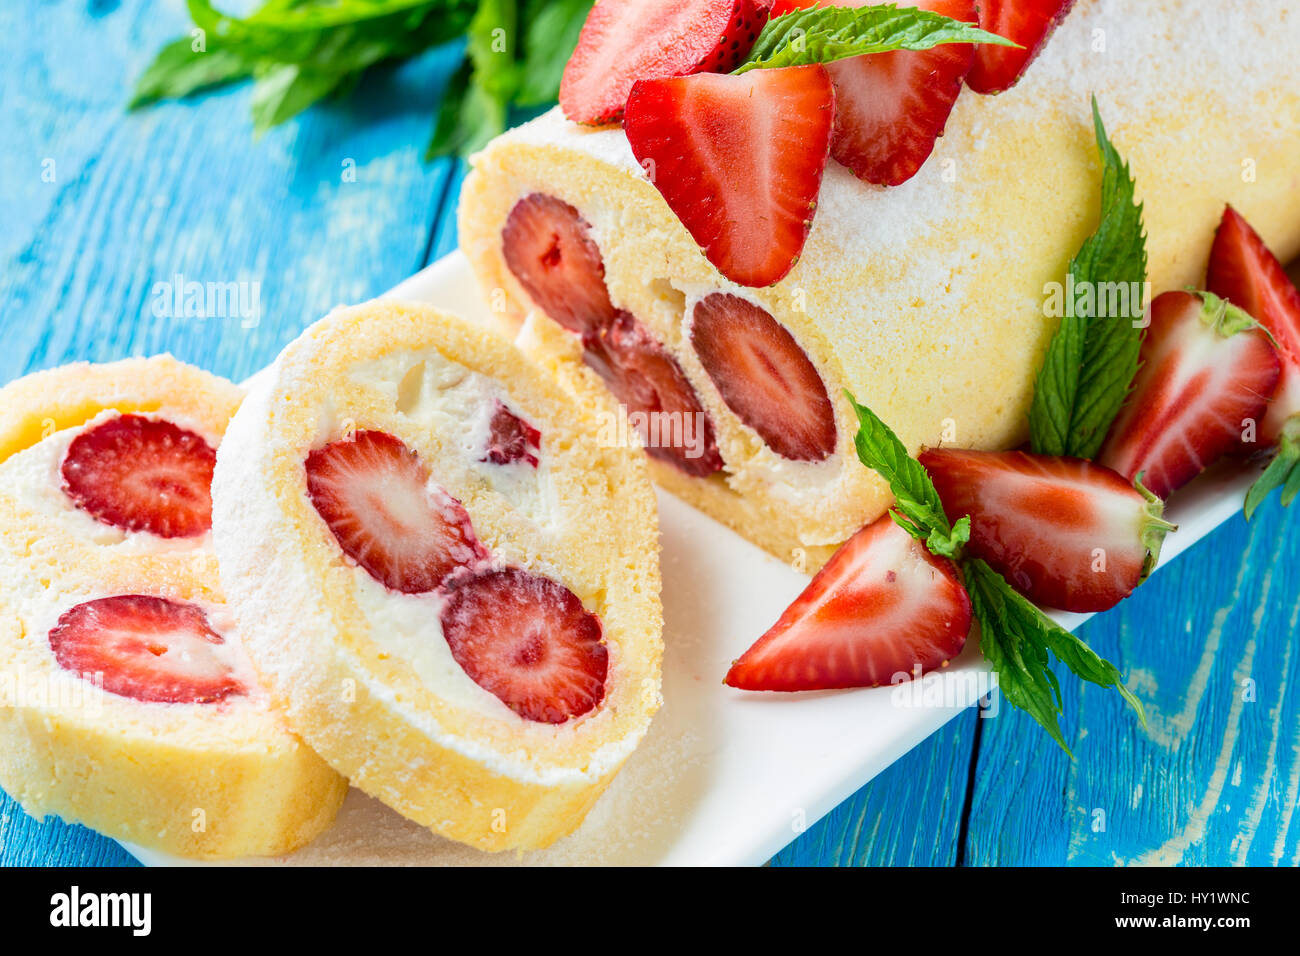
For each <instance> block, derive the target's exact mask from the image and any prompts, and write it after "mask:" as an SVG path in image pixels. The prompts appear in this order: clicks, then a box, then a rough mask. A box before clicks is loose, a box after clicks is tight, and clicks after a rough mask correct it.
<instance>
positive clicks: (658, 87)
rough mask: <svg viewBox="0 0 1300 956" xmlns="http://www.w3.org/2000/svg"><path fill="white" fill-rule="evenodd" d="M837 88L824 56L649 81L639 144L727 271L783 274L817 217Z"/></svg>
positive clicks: (632, 109) (706, 249)
mask: <svg viewBox="0 0 1300 956" xmlns="http://www.w3.org/2000/svg"><path fill="white" fill-rule="evenodd" d="M834 105H835V95H834V91H833V90H832V88H831V82H830V77H829V76H828V75H827V73H826V69H825V68H824V67H822V66H820V65H813V66H797V67H789V68H786V69H775V70H750V71H749V72H747V73H744V74H742V75H740V76H720V75H716V74H704V73H702V74H697V75H695V76H688V77H679V78H675V79H665V80H641V81H639V82H638V83H637V84H636V86H634V87H633V88H632V94H631V96H629V97H628V102H627V114H626V116H625V117H624V130H625V131H626V133H627V138H628V142H629V143H630V144H631V146H632V152H633V154H634V155H635V156H636V158H637V161H638V162H639V163H641V165H642V167H643V168H644V169H645V170H646V173H647V175H648V176H649V177H650V180H651V182H652V183H653V184H654V186H655V188H656V189H658V190H659V192H660V194H661V195H662V196H663V197H664V201H665V202H667V203H668V206H669V208H671V209H672V211H673V212H674V213H675V214H676V215H677V218H678V219H679V220H681V222H682V225H684V226H685V227H686V230H687V231H688V232H689V233H690V234H691V237H692V238H693V239H694V240H695V242H696V244H697V245H699V247H700V249H701V250H702V251H703V253H704V255H705V257H706V258H707V259H708V260H709V262H711V263H712V264H713V265H714V267H715V268H717V270H718V271H719V272H720V273H722V275H724V276H726V277H727V278H728V279H730V280H732V281H733V282H736V283H738V284H740V285H745V286H750V287H759V286H768V285H772V284H773V283H775V282H779V281H780V280H781V279H783V278H784V277H785V276H786V275H787V274H788V273H789V272H790V270H791V269H792V268H793V267H794V264H795V262H796V261H798V259H799V256H800V254H801V253H802V251H803V247H804V242H805V241H806V240H807V238H808V230H809V228H810V227H811V225H812V219H813V211H814V209H815V207H816V204H817V195H818V193H819V191H820V189H821V181H822V173H823V172H824V171H825V168H826V159H827V156H828V153H829V149H830V136H831V124H832V121H833V119H834V113H835V109H834Z"/></svg>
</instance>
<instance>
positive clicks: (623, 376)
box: [582, 312, 722, 478]
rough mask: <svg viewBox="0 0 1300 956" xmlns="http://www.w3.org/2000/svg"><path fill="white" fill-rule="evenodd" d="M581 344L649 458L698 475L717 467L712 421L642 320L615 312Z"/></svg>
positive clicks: (679, 367)
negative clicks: (609, 319)
mask: <svg viewBox="0 0 1300 956" xmlns="http://www.w3.org/2000/svg"><path fill="white" fill-rule="evenodd" d="M582 344H583V347H584V348H585V350H586V351H585V352H584V355H583V357H584V359H585V361H586V363H587V364H588V365H590V366H591V367H592V368H593V369H594V370H595V371H596V373H597V374H598V375H600V377H601V378H603V379H604V380H605V384H606V386H608V388H609V390H610V391H611V392H612V393H613V394H614V397H615V398H617V399H618V400H619V401H620V402H622V403H623V405H624V406H626V410H627V414H628V419H629V421H631V422H632V424H633V425H634V426H635V427H637V428H638V429H639V430H640V432H641V435H642V438H643V439H644V440H645V442H646V451H647V452H648V453H649V454H650V455H651V456H652V457H654V458H658V459H660V460H661V461H666V462H668V463H670V464H672V465H675V466H677V468H679V469H681V470H682V471H683V472H685V473H686V474H688V475H692V476H694V477H697V478H704V477H707V476H709V475H711V474H713V473H714V472H716V471H718V470H719V469H720V468H721V467H722V456H721V455H720V454H719V453H718V444H717V439H716V438H715V436H714V432H713V421H712V420H711V419H710V418H709V415H708V413H707V412H706V411H705V410H704V406H702V405H701V404H700V399H699V396H698V395H696V394H695V389H694V388H693V387H691V383H690V381H688V380H687V378H686V376H685V374H683V372H682V368H681V366H680V365H678V364H677V360H676V359H675V358H673V356H672V355H671V354H670V353H669V351H668V350H667V349H666V348H665V347H664V345H663V343H661V342H660V341H659V340H658V339H657V338H655V336H654V335H653V333H651V332H650V330H649V329H648V328H646V327H645V325H644V324H643V323H641V322H639V321H638V320H637V319H636V318H635V317H634V316H633V315H632V314H631V313H629V312H619V313H618V316H617V317H616V318H615V320H614V321H613V322H612V323H611V324H610V325H609V326H608V327H606V328H604V329H602V330H601V331H600V332H599V333H598V334H597V335H589V336H585V337H584V338H583V340H582Z"/></svg>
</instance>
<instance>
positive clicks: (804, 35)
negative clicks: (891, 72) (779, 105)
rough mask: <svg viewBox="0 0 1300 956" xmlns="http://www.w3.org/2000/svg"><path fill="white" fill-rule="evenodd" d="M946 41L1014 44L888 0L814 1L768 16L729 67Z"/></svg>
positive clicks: (829, 58) (821, 59) (826, 59)
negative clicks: (855, 2) (854, 2)
mask: <svg viewBox="0 0 1300 956" xmlns="http://www.w3.org/2000/svg"><path fill="white" fill-rule="evenodd" d="M945 43H990V44H994V45H997V46H1018V44H1016V43H1013V42H1012V41H1010V40H1008V39H1006V38H1004V37H1000V36H998V35H997V34H995V33H988V32H986V31H984V30H981V29H980V28H979V27H977V26H975V25H973V24H970V23H962V22H960V21H959V20H953V19H952V18H950V17H945V16H942V15H940V14H937V13H931V12H930V11H928V10H918V9H915V8H912V7H904V8H902V9H900V8H899V7H897V6H895V5H894V4H892V3H889V4H877V5H874V6H869V7H856V8H854V7H813V8H812V9H810V10H794V11H791V12H790V13H787V14H785V15H784V16H779V17H776V18H774V19H772V20H769V21H768V22H767V25H766V26H765V27H764V28H763V31H762V32H761V33H759V35H758V39H757V40H755V41H754V46H753V47H752V48H751V49H750V51H749V56H747V57H746V58H745V60H744V62H742V63H741V64H740V66H738V67H737V68H736V69H735V70H734V71H733V72H735V73H745V72H748V71H749V70H757V69H773V68H779V67H785V66H807V65H809V64H812V63H831V62H833V61H835V60H842V59H844V58H845V57H850V56H862V55H864V54H867V53H886V52H888V51H890V50H929V49H932V48H933V47H936V46H939V45H941V44H945Z"/></svg>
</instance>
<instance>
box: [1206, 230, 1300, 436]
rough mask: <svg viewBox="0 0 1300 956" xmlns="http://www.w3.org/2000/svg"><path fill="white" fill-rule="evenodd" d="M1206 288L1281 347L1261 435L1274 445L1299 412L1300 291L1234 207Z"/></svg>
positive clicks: (1213, 253)
mask: <svg viewBox="0 0 1300 956" xmlns="http://www.w3.org/2000/svg"><path fill="white" fill-rule="evenodd" d="M1206 285H1207V286H1209V289H1210V291H1211V292H1213V293H1214V294H1215V295H1218V296H1222V297H1223V298H1225V299H1227V300H1228V301H1229V302H1231V303H1232V304H1233V305H1236V306H1240V307H1241V308H1243V309H1245V310H1246V311H1247V312H1248V313H1250V315H1251V317H1252V318H1254V319H1255V320H1256V321H1257V322H1259V324H1260V325H1262V326H1264V328H1266V329H1267V330H1268V331H1269V334H1270V335H1272V336H1273V340H1274V341H1275V342H1276V343H1277V347H1278V351H1279V353H1280V356H1281V360H1282V375H1281V378H1280V380H1279V382H1278V386H1277V391H1276V393H1275V395H1274V398H1273V404H1272V405H1271V406H1269V410H1268V414H1267V415H1266V416H1265V418H1264V423H1263V425H1262V426H1261V428H1260V435H1259V437H1260V439H1261V440H1262V441H1263V442H1265V443H1267V444H1272V443H1274V442H1275V441H1277V438H1278V436H1279V435H1280V434H1281V432H1282V426H1283V424H1285V422H1286V420H1287V419H1288V418H1290V417H1291V416H1292V415H1294V414H1296V413H1297V412H1300V290H1298V289H1296V287H1295V285H1294V284H1292V282H1291V280H1290V278H1288V277H1287V274H1286V270H1285V269H1283V268H1282V263H1280V262H1278V261H1277V257H1276V256H1275V255H1273V253H1271V252H1270V251H1269V249H1268V246H1266V245H1264V240H1263V239H1261V238H1260V236H1259V233H1257V232H1256V231H1255V230H1254V229H1253V228H1251V226H1250V223H1248V222H1246V220H1245V219H1243V218H1242V216H1241V214H1240V213H1239V212H1237V210H1235V209H1233V208H1232V207H1231V206H1228V207H1227V208H1226V209H1224V211H1223V219H1222V221H1220V223H1219V229H1218V231H1217V232H1216V233H1215V235H1214V245H1213V246H1212V247H1211V249H1210V269H1209V275H1208V278H1207V279H1206Z"/></svg>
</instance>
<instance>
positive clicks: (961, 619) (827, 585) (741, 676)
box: [725, 515, 971, 691]
mask: <svg viewBox="0 0 1300 956" xmlns="http://www.w3.org/2000/svg"><path fill="white" fill-rule="evenodd" d="M970 622H971V604H970V597H969V596H968V595H967V594H966V589H965V588H964V587H963V586H962V583H961V581H960V580H959V579H958V577H957V569H956V566H955V565H954V564H953V563H952V562H951V561H949V560H948V559H947V558H937V557H935V556H934V555H932V554H931V553H930V552H929V551H927V550H926V549H925V546H924V545H922V544H921V543H920V542H919V541H916V540H915V539H914V538H912V536H911V535H909V534H908V533H907V532H906V531H904V530H903V529H902V528H900V527H899V526H898V525H897V524H896V523H895V522H894V520H893V519H892V518H891V517H890V516H889V515H884V516H883V517H881V518H879V519H877V520H876V521H874V522H873V523H871V524H869V525H867V526H866V527H865V528H863V529H862V530H861V531H859V532H858V533H857V534H855V535H854V536H853V537H852V538H850V539H849V540H848V541H847V542H845V543H844V545H843V546H842V547H841V548H840V549H839V550H838V551H836V552H835V554H834V555H833V556H832V557H831V559H830V561H828V562H827V563H826V566H825V567H823V568H822V569H821V570H820V571H819V572H817V576H816V577H814V578H813V579H812V582H811V583H810V584H809V585H808V587H807V588H805V589H804V591H803V593H802V594H800V595H799V597H797V598H796V599H795V602H794V603H793V604H791V605H790V607H789V608H787V609H786V611H785V613H784V614H782V615H781V618H780V620H778V621H777V622H776V624H774V625H773V626H772V629H771V630H769V631H768V632H767V633H766V634H764V635H763V636H762V637H760V638H759V639H758V641H757V642H756V643H755V644H754V646H753V647H751V648H750V649H749V650H747V651H746V652H745V653H744V654H742V655H741V656H740V658H739V660H737V661H736V662H735V663H734V664H732V665H731V670H729V671H728V672H727V677H726V680H725V683H727V684H729V685H730V686H732V687H739V688H740V689H741V690H780V691H798V690H830V689H833V688H837V687H876V686H878V685H880V684H888V683H890V682H891V681H892V680H893V679H894V677H895V675H898V674H902V675H905V677H907V678H911V677H913V676H915V674H916V671H917V669H918V668H919V670H920V672H921V673H925V672H927V671H931V670H934V669H935V668H936V667H940V666H942V665H943V664H945V663H947V662H948V661H950V660H952V659H953V658H954V657H956V656H957V655H958V654H959V653H960V652H961V649H962V647H963V646H964V645H965V643H966V635H967V633H968V632H969V631H970Z"/></svg>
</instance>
